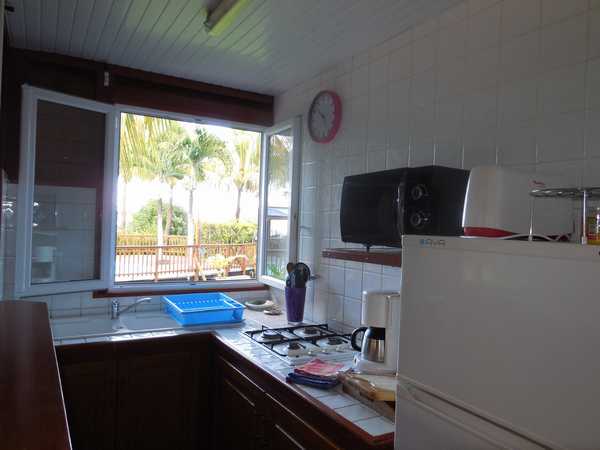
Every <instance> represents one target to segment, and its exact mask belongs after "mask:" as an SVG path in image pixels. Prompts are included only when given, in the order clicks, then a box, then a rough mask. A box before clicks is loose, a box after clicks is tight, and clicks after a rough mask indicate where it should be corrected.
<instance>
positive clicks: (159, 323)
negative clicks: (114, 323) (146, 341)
mask: <svg viewBox="0 0 600 450" xmlns="http://www.w3.org/2000/svg"><path fill="white" fill-rule="evenodd" d="M119 321H120V323H121V325H122V326H123V328H124V329H127V330H129V331H144V330H161V329H165V328H168V329H172V328H180V327H181V325H179V324H178V323H177V322H176V321H174V320H173V319H171V318H170V317H169V316H167V315H166V314H160V313H157V314H154V315H150V314H148V313H146V314H143V315H138V314H131V315H128V314H125V315H123V316H121V318H120V319H119Z"/></svg>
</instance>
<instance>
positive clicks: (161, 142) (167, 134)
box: [140, 118, 186, 246]
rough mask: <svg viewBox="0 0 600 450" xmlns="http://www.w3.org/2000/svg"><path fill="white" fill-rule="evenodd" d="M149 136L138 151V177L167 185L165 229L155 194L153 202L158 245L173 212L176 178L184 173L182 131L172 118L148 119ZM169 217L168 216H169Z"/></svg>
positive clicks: (184, 160) (160, 199) (160, 205)
mask: <svg viewBox="0 0 600 450" xmlns="http://www.w3.org/2000/svg"><path fill="white" fill-rule="evenodd" d="M148 119H150V121H151V122H153V123H149V124H148V132H149V135H150V136H152V138H151V139H148V140H147V142H146V143H147V145H146V148H145V152H144V153H143V154H142V157H141V161H140V165H141V167H142V170H141V173H142V174H143V175H142V176H143V177H144V178H146V179H152V180H157V181H158V182H159V183H160V184H161V185H163V186H164V185H166V186H168V188H169V209H168V211H167V224H166V227H165V228H166V230H163V224H162V209H163V201H162V197H160V196H159V198H158V203H157V216H156V217H157V219H156V235H157V236H156V240H157V244H158V245H159V246H162V245H164V233H165V231H166V232H167V233H168V232H169V228H170V221H169V214H172V211H173V209H172V208H173V189H174V187H175V183H176V182H177V181H178V180H181V179H183V177H184V175H185V172H186V159H185V155H184V153H183V151H182V150H183V144H184V142H185V131H184V130H183V128H182V127H181V126H180V125H179V124H178V123H177V122H174V121H171V120H167V119H157V118H148ZM171 220H172V215H171Z"/></svg>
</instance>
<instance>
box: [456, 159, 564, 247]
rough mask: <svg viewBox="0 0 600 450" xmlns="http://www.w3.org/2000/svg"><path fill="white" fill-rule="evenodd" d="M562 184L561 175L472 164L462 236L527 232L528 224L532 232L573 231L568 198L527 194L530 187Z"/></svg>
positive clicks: (494, 235)
mask: <svg viewBox="0 0 600 450" xmlns="http://www.w3.org/2000/svg"><path fill="white" fill-rule="evenodd" d="M565 185H566V183H565V181H564V180H563V179H562V178H561V177H553V176H548V175H541V174H537V173H532V172H525V171H521V170H516V169H510V168H506V167H501V166H480V167H474V168H473V169H472V170H471V173H470V175H469V183H468V185H467V193H466V195H465V207H464V210H463V222H462V224H463V229H464V233H465V236H480V237H496V238H498V237H506V236H512V235H527V234H529V232H530V226H531V224H532V223H533V230H532V231H533V234H535V235H543V236H552V237H559V236H564V235H569V234H571V233H573V231H574V225H573V203H572V202H571V200H568V199H554V198H548V199H540V198H536V199H534V198H533V197H531V196H530V195H529V193H530V192H531V190H532V189H542V188H554V187H565ZM532 211H533V222H532V220H531V219H532V217H531V214H532Z"/></svg>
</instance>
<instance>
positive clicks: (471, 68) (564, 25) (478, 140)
mask: <svg viewBox="0 0 600 450" xmlns="http://www.w3.org/2000/svg"><path fill="white" fill-rule="evenodd" d="M322 89H333V90H335V91H336V92H337V93H338V94H339V95H340V96H341V97H342V102H343V114H344V117H343V119H342V128H341V130H340V132H339V134H338V136H337V137H336V139H335V140H334V141H333V142H332V143H330V144H327V145H321V144H315V143H313V142H312V141H311V140H310V138H309V137H308V136H309V135H308V132H307V130H306V124H305V125H304V126H305V130H304V133H303V136H304V143H303V151H302V196H301V215H300V217H301V229H300V236H301V238H300V256H301V259H303V260H305V261H307V262H309V263H311V265H312V266H313V268H314V269H315V271H316V273H317V275H318V276H319V277H320V278H319V280H317V282H316V283H315V286H314V287H315V291H314V294H313V296H312V300H310V299H309V303H310V304H309V305H307V308H308V309H307V310H310V313H311V316H310V317H312V318H313V319H315V320H325V319H328V320H329V322H331V323H332V324H334V325H342V326H344V327H347V328H350V327H353V326H356V325H358V321H359V317H360V303H359V299H360V292H361V290H362V289H369V288H371V289H372V288H380V287H381V288H385V289H398V288H399V287H400V279H401V272H400V270H398V269H391V268H387V267H381V266H372V265H368V264H364V265H362V264H356V263H343V262H339V261H334V260H327V259H324V258H321V257H320V253H321V249H323V248H325V247H343V246H344V243H342V242H341V241H340V230H339V207H340V192H341V183H342V180H343V177H344V176H345V175H349V174H355V173H361V172H365V171H374V170H380V169H386V168H390V169H391V168H397V167H403V166H418V165H425V164H441V165H445V166H452V167H464V168H471V167H473V166H475V165H481V164H502V165H508V166H514V167H520V168H528V169H531V170H537V171H539V172H542V173H552V174H555V173H560V174H564V175H566V176H567V177H568V179H569V180H570V183H571V184H573V185H580V184H582V183H583V184H586V185H600V131H599V130H600V1H599V0H591V1H590V0H502V1H500V0H470V1H465V2H463V3H460V4H458V5H457V6H454V7H453V8H452V9H450V10H448V11H446V12H444V13H442V14H441V15H439V16H437V17H433V18H430V20H428V21H427V22H425V23H422V24H420V25H418V26H416V27H414V28H413V29H410V30H408V31H406V32H403V33H401V34H399V35H398V36H396V37H394V38H392V39H390V40H388V41H385V42H383V43H381V44H380V45H377V46H375V47H373V48H371V49H370V51H368V52H366V53H361V54H356V55H354V57H352V58H350V59H348V60H346V61H344V62H343V63H341V64H338V65H335V66H333V67H331V68H330V69H329V70H327V71H325V72H323V73H320V74H316V75H315V77H314V78H312V79H309V80H306V81H305V82H304V83H302V84H301V85H299V86H296V87H295V88H293V89H291V90H289V91H288V92H285V93H284V94H283V95H281V96H279V97H277V99H276V118H277V120H284V119H287V118H289V117H292V116H294V115H297V114H302V115H304V116H305V115H306V112H307V110H308V107H309V104H310V101H311V100H312V98H313V97H314V95H315V94H316V93H317V92H318V91H320V90H322Z"/></svg>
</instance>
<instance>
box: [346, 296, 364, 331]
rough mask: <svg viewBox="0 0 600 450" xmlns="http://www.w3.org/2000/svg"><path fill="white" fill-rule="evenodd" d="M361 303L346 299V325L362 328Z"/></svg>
mask: <svg viewBox="0 0 600 450" xmlns="http://www.w3.org/2000/svg"><path fill="white" fill-rule="evenodd" d="M361 305H362V304H361V301H360V300H357V299H354V298H349V297H344V324H346V325H348V326H351V327H358V326H360V316H361Z"/></svg>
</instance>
